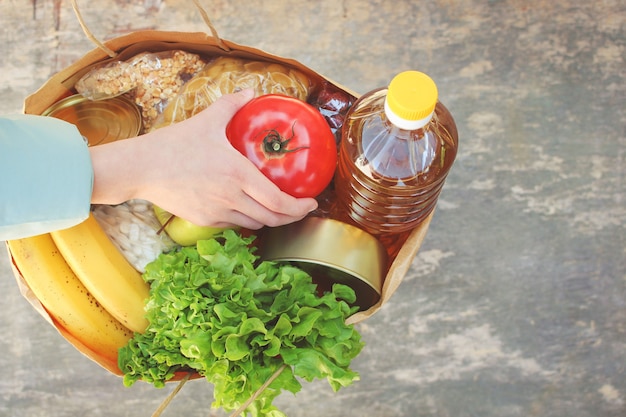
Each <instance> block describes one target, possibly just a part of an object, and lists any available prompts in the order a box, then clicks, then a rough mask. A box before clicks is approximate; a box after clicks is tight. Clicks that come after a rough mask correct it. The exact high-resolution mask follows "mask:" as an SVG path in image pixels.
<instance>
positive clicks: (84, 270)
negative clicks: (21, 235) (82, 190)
mask: <svg viewBox="0 0 626 417" xmlns="http://www.w3.org/2000/svg"><path fill="white" fill-rule="evenodd" d="M51 235H52V239H53V240H54V243H55V244H56V245H57V247H58V248H59V251H60V252H61V254H62V255H63V258H65V261H66V262H67V263H68V265H69V266H70V268H72V270H73V271H74V273H75V274H76V276H77V277H78V279H80V281H81V282H82V283H83V284H84V285H85V287H87V290H89V292H90V293H91V294H92V295H93V296H94V297H95V299H96V300H98V302H99V303H100V304H101V305H102V306H103V307H104V308H105V309H106V310H107V311H108V312H109V313H111V315H113V317H115V318H116V319H117V320H119V321H120V322H121V323H122V324H124V326H126V327H128V328H129V329H130V330H132V331H134V332H138V333H143V332H144V331H145V330H146V327H148V321H147V320H146V318H145V312H144V305H145V303H146V300H147V299H148V296H149V291H150V287H149V285H148V284H147V283H146V282H145V281H144V280H143V278H142V277H141V274H140V273H139V272H138V271H137V270H136V269H135V268H134V267H133V266H132V265H131V264H130V263H129V262H128V261H127V260H126V258H125V257H124V255H123V254H122V253H121V252H120V251H119V250H118V249H117V248H116V247H115V245H114V244H113V242H112V241H111V240H110V239H109V237H108V236H107V235H106V233H105V232H104V230H103V229H102V228H101V227H100V224H98V221H97V220H96V218H95V217H94V216H93V214H90V216H89V218H88V219H87V220H85V221H84V222H82V223H80V224H78V225H76V226H73V227H70V228H69V229H63V230H58V231H55V232H52V233H51Z"/></svg>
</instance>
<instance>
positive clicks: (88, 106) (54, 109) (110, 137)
mask: <svg viewBox="0 0 626 417" xmlns="http://www.w3.org/2000/svg"><path fill="white" fill-rule="evenodd" d="M42 115H43V116H50V117H55V118H57V119H61V120H65V121H66V122H69V123H72V124H73V125H75V126H76V127H77V128H78V130H79V131H80V133H81V134H82V135H83V136H84V137H85V138H86V139H87V141H88V143H89V146H93V145H102V144H104V143H109V142H114V141H116V140H120V139H127V138H131V137H134V136H137V135H138V134H139V133H140V131H141V112H140V110H139V108H138V107H137V105H136V104H135V103H133V102H132V101H131V100H129V99H128V98H126V97H123V96H118V97H114V98H110V99H106V100H97V101H92V100H89V99H87V98H85V97H83V96H82V95H80V94H76V95H73V96H70V97H67V98H65V99H63V100H61V101H59V102H57V103H55V104H53V105H52V106H50V107H49V108H48V109H47V110H46V111H44V112H43V114H42Z"/></svg>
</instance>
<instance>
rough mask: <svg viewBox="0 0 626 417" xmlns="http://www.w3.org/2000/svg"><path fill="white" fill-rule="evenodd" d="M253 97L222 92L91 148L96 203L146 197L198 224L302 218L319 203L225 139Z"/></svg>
mask: <svg viewBox="0 0 626 417" xmlns="http://www.w3.org/2000/svg"><path fill="white" fill-rule="evenodd" d="M252 96H253V92H252V91H251V90H246V91H242V92H239V93H236V94H229V95H225V96H223V97H221V98H220V99H219V100H217V101H216V102H215V103H214V104H212V105H211V106H210V107H208V108H207V109H205V110H203V111H202V112H200V113H199V114H197V115H195V116H194V117H192V118H190V119H187V120H185V121H182V122H180V123H177V124H175V125H171V126H167V127H164V128H161V129H158V130H155V131H153V132H150V133H147V134H145V135H143V136H140V137H138V138H134V139H131V140H124V141H117V142H113V143H109V144H105V145H101V146H94V147H92V148H90V151H91V155H92V161H93V166H94V189H93V194H92V203H94V204H119V203H122V202H124V201H127V200H130V199H135V198H139V199H144V200H148V201H150V202H152V203H154V204H156V205H158V206H160V207H161V208H163V209H164V210H166V211H168V212H170V213H172V214H175V215H177V216H179V217H182V218H184V219H186V220H189V221H190V222H192V223H195V224H197V225H200V226H213V227H232V226H241V227H245V228H248V229H259V228H261V227H263V226H264V225H267V226H279V225H282V224H287V223H291V222H294V221H297V220H299V219H301V218H303V217H304V216H306V215H307V214H308V213H309V212H310V211H312V210H314V209H315V208H316V207H317V203H316V201H315V200H314V199H312V198H300V199H298V198H295V197H292V196H290V195H288V194H286V193H284V192H282V191H280V189H279V188H278V187H277V186H276V185H275V184H274V183H272V182H271V181H270V180H269V179H268V178H267V177H265V176H264V175H263V174H262V173H261V172H260V171H259V170H258V169H257V168H256V167H255V166H254V164H252V163H251V162H250V161H249V160H248V159H247V158H246V157H245V156H243V155H242V154H241V153H239V152H238V151H237V150H236V149H234V148H233V147H232V146H231V144H230V142H229V141H228V139H227V138H226V134H225V129H226V125H227V124H228V122H229V121H230V119H231V118H232V116H233V115H234V114H235V113H236V112H237V110H239V108H241V107H242V106H243V105H244V104H245V103H247V102H248V101H249V100H250V99H251V98H252Z"/></svg>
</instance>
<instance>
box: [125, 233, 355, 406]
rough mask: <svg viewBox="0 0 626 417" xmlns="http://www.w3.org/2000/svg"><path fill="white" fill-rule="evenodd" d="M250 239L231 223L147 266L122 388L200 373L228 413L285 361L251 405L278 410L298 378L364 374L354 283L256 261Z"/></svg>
mask: <svg viewBox="0 0 626 417" xmlns="http://www.w3.org/2000/svg"><path fill="white" fill-rule="evenodd" d="M253 241H254V237H247V238H244V237H242V236H240V235H239V234H238V233H236V232H234V231H233V230H225V231H224V232H222V233H221V234H219V235H217V236H215V237H214V238H212V239H209V240H203V241H200V242H198V244H197V245H196V246H195V247H185V248H181V249H180V250H178V251H174V252H170V253H164V254H162V255H160V256H159V257H158V258H157V259H156V260H155V261H154V262H152V263H150V264H148V265H147V266H146V272H145V274H144V279H145V280H146V282H148V283H149V284H150V298H149V300H148V301H147V303H146V315H147V318H148V321H149V323H150V324H149V326H148V328H147V330H146V331H145V332H144V333H143V334H135V335H134V337H133V338H132V339H131V340H130V341H129V342H128V344H127V345H126V346H124V347H123V348H121V349H120V351H119V355H118V364H119V367H120V369H121V370H122V371H123V373H124V384H125V385H126V386H130V385H132V384H134V383H135V382H136V381H138V380H143V381H146V382H149V383H151V384H153V385H154V386H156V387H163V386H164V384H165V382H166V381H168V380H169V379H171V378H172V377H173V376H174V374H175V372H179V371H194V372H197V373H199V374H200V375H202V376H203V377H204V378H206V380H207V381H209V382H210V383H212V384H213V385H214V401H213V403H212V406H213V407H215V408H223V409H225V410H227V411H232V410H236V409H237V408H239V407H240V406H241V405H242V404H243V403H244V402H245V401H247V400H248V399H249V398H250V397H251V396H252V395H253V394H254V392H255V391H256V390H257V389H258V388H260V387H261V386H262V385H263V384H264V383H265V382H266V381H267V380H268V379H269V378H270V376H271V375H272V374H273V373H274V372H275V371H276V370H278V369H279V368H280V367H281V366H283V364H287V365H289V366H288V367H287V368H286V369H285V370H284V371H283V372H282V373H281V374H280V375H279V376H278V378H276V379H275V380H274V381H273V382H272V383H271V384H270V385H269V386H268V387H267V388H266V389H265V390H264V391H263V393H262V394H261V395H260V396H259V397H258V398H257V399H256V400H255V401H254V402H253V403H252V404H251V405H250V406H249V407H248V408H247V410H246V412H247V413H250V414H251V415H252V416H254V417H281V416H284V414H283V413H282V412H281V411H280V410H278V409H277V408H276V407H275V406H274V405H273V404H272V402H273V400H274V398H276V397H277V396H278V395H279V394H280V393H281V392H282V391H283V390H286V391H289V392H292V393H294V394H295V393H297V392H298V391H299V390H300V389H301V388H302V386H301V383H300V382H299V379H301V380H305V381H312V380H314V379H323V378H326V379H327V380H328V382H329V384H330V386H331V387H332V389H333V390H335V391H336V390H338V389H340V388H341V387H345V386H348V385H350V384H351V383H352V382H353V381H356V380H358V378H359V376H358V373H356V372H354V371H352V370H351V369H350V368H349V366H350V363H351V361H352V359H353V358H355V357H356V356H357V355H358V354H359V353H360V351H361V349H362V348H363V343H362V341H361V337H360V334H359V333H358V332H357V331H356V330H355V328H354V327H353V326H352V325H346V324H345V320H346V318H347V317H349V316H350V315H351V314H353V313H354V312H355V311H356V307H351V303H353V302H354V300H355V294H354V291H353V290H352V289H351V288H349V287H347V286H344V285H340V284H336V285H334V286H333V288H332V290H331V291H329V292H326V293H324V294H318V293H317V286H316V285H315V284H314V283H313V281H312V279H311V277H310V276H309V275H308V274H307V273H306V272H304V271H302V270H300V269H298V268H296V267H294V266H291V265H289V264H278V263H273V262H261V263H258V258H257V257H256V256H255V255H254V248H253V247H252V246H251V244H252V242H253Z"/></svg>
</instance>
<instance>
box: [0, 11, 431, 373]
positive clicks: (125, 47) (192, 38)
mask: <svg viewBox="0 0 626 417" xmlns="http://www.w3.org/2000/svg"><path fill="white" fill-rule="evenodd" d="M205 20H206V19H205ZM210 27H211V29H212V31H213V32H214V29H213V28H212V26H210ZM98 45H99V46H98V47H97V48H95V49H93V50H92V51H90V52H88V53H87V54H85V55H84V56H83V57H82V58H81V59H79V60H78V61H76V62H74V63H73V64H72V65H70V66H69V67H67V68H65V69H63V70H62V71H60V72H58V73H57V74H55V75H54V76H53V77H52V78H50V79H49V80H48V81H47V82H46V83H45V84H44V85H43V86H41V88H39V89H38V90H37V91H36V92H35V93H33V94H32V95H30V96H29V97H27V98H26V100H25V103H24V113H27V114H41V113H42V112H44V111H45V110H46V109H47V108H48V107H50V106H51V105H52V104H54V103H56V102H58V101H59V100H61V99H63V98H65V97H67V96H70V95H72V94H75V93H76V90H75V89H74V85H75V84H76V82H77V81H78V80H79V79H80V78H81V77H82V76H83V75H84V74H86V73H87V72H88V71H89V70H90V69H92V68H93V67H95V66H101V65H103V64H106V63H107V62H111V61H113V60H125V59H127V58H130V57H133V56H135V55H136V54H138V53H141V52H161V51H169V50H183V51H186V52H191V53H197V54H199V55H201V56H210V57H212V56H223V55H228V56H232V57H239V58H247V59H255V60H261V61H268V62H276V63H281V64H283V65H287V66H290V67H294V68H296V69H298V70H300V71H302V72H303V73H304V74H306V75H308V76H309V77H311V78H312V79H314V80H315V79H317V80H325V81H327V82H329V83H331V84H333V85H334V86H336V87H338V88H339V89H341V90H343V91H344V92H346V93H348V94H350V95H352V96H353V97H357V94H356V93H354V92H352V91H350V90H349V89H347V88H346V87H343V86H341V85H339V84H337V83H335V82H333V81H332V80H330V79H328V78H326V77H324V76H323V75H320V74H318V73H316V72H315V71H313V70H312V69H310V68H307V67H306V66H304V65H302V64H301V63H299V62H297V61H295V60H292V59H287V58H282V57H279V56H276V55H272V54H270V53H268V52H265V51H262V50H259V49H255V48H253V47H250V46H245V45H238V44H236V43H234V42H230V41H227V40H223V39H220V38H219V37H217V36H216V34H215V32H214V36H211V35H208V34H206V33H188V32H163V31H139V32H133V33H129V34H127V35H124V36H120V37H118V38H115V39H112V40H109V41H107V42H105V43H103V44H98ZM431 217H432V214H431V215H430V216H429V217H428V218H427V219H426V220H425V221H424V223H422V225H421V226H420V227H419V228H417V229H415V230H414V231H413V232H412V233H411V235H410V236H409V238H408V240H407V241H406V242H405V244H404V246H403V247H402V249H401V250H400V252H399V254H398V256H397V258H396V259H395V261H394V262H393V264H392V265H391V267H390V269H389V271H388V273H387V276H386V278H385V281H384V285H383V288H382V296H381V298H380V300H379V301H378V303H377V304H375V305H374V306H372V307H371V308H369V309H368V310H366V311H361V312H358V313H356V314H354V315H353V316H351V317H350V318H349V322H350V323H359V322H361V321H363V320H365V319H367V318H368V317H370V316H372V315H373V314H374V313H376V312H377V311H378V310H379V309H380V308H381V307H382V306H384V305H385V304H386V303H387V302H389V300H390V298H391V296H392V295H393V293H394V292H395V291H396V290H397V288H398V286H399V285H400V283H401V282H402V280H403V278H404V276H405V274H406V273H407V271H408V269H409V267H410V266H411V262H412V261H413V259H414V257H415V255H416V254H417V252H418V250H419V247H420V245H421V243H422V241H423V239H424V237H425V235H426V232H427V230H428V226H429V224H430V220H431ZM9 256H11V254H10V252H9ZM14 272H15V276H16V278H17V281H18V285H19V286H20V289H21V292H22V294H23V296H24V297H25V298H27V299H28V301H29V302H30V303H31V304H32V305H33V307H34V308H35V309H37V311H39V313H41V315H42V316H44V317H45V318H46V320H48V322H49V323H50V324H51V325H53V326H54V327H56V329H57V330H58V331H59V332H60V334H61V335H62V336H63V337H64V338H65V339H66V340H67V341H68V342H70V343H71V344H72V345H74V346H75V347H76V349H78V350H79V351H80V352H82V353H83V354H84V355H86V356H87V357H89V358H91V359H92V360H94V361H95V362H97V363H98V364H100V365H101V366H102V367H103V368H105V369H107V370H109V371H110V372H112V373H114V374H116V375H121V371H120V370H119V369H118V367H117V364H116V363H112V362H111V361H110V360H109V359H106V358H103V357H101V356H100V355H98V353H97V352H93V351H91V350H90V349H89V348H87V347H86V346H84V345H83V344H81V343H80V341H78V340H76V339H75V338H73V337H72V335H70V334H69V333H68V332H67V331H65V330H64V329H63V328H62V326H60V324H59V323H57V322H55V321H54V320H53V319H52V318H51V317H50V316H49V315H48V313H47V312H46V310H45V308H44V307H43V306H42V305H41V303H39V301H38V300H37V298H36V297H35V296H34V294H33V293H32V292H31V291H30V289H29V288H28V285H27V284H26V283H25V282H24V280H23V278H22V277H21V275H20V272H19V270H17V268H16V267H15V265H14ZM175 379H179V378H175Z"/></svg>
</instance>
